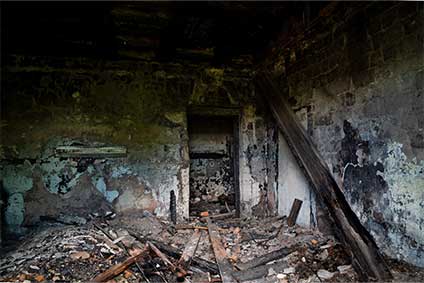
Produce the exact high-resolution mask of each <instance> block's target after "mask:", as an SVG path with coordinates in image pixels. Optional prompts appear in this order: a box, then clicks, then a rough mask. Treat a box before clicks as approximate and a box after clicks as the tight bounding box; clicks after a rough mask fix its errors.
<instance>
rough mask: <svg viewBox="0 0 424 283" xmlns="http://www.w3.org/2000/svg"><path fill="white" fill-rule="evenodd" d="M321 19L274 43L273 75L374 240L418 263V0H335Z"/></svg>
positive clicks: (422, 206)
mask: <svg viewBox="0 0 424 283" xmlns="http://www.w3.org/2000/svg"><path fill="white" fill-rule="evenodd" d="M341 18H343V19H345V20H344V21H343V22H340V21H339V20H337V19H341ZM319 23H320V24H319V25H317V27H316V29H314V33H313V34H309V35H308V36H305V37H303V38H302V37H301V39H300V40H298V41H296V42H294V43H293V44H292V45H291V46H286V47H285V48H284V49H278V48H276V50H277V51H276V53H275V54H274V57H272V58H273V60H274V63H272V66H273V67H274V71H275V75H276V76H279V77H280V78H281V80H280V82H281V88H282V89H283V90H284V91H285V92H286V93H288V94H289V97H290V102H291V104H292V106H293V109H294V110H295V111H296V113H297V114H298V116H299V118H300V119H301V121H302V122H303V124H304V126H305V128H306V130H307V131H308V133H309V134H310V135H311V137H312V140H313V141H314V143H315V144H316V146H317V148H318V150H319V152H320V153H321V155H322V156H323V157H324V159H325V161H326V162H327V164H328V166H329V168H331V169H332V173H333V176H334V177H335V179H336V180H337V182H338V183H339V184H340V186H341V187H342V189H343V191H344V193H345V196H346V198H347V200H348V201H349V203H350V204H351V206H352V208H353V210H354V211H355V213H356V214H357V215H358V217H359V218H360V220H361V222H362V223H363V225H364V226H365V227H366V228H367V229H368V230H369V231H370V232H371V234H372V235H373V236H374V238H375V239H376V241H377V243H378V245H379V247H380V248H381V249H382V250H383V251H384V252H385V253H386V254H388V255H389V256H391V257H394V258H398V259H403V260H406V261H408V262H410V263H413V264H416V265H419V266H424V239H423V235H424V190H423V189H424V183H423V180H424V166H423V165H424V135H423V133H424V120H423V117H424V97H423V82H424V77H423V74H424V69H423V66H424V64H423V62H424V50H423V42H424V40H423V31H424V12H423V3H421V2H414V3H406V2H393V3H385V4H384V5H383V3H372V4H369V5H357V6H355V7H353V6H351V7H349V6H346V5H338V7H337V8H336V9H334V11H333V12H330V15H327V16H325V17H322V18H320V21H319Z"/></svg>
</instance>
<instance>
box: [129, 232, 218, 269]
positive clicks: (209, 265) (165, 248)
mask: <svg viewBox="0 0 424 283" xmlns="http://www.w3.org/2000/svg"><path fill="white" fill-rule="evenodd" d="M131 236H133V237H135V238H136V239H137V240H139V241H141V242H145V241H146V240H148V241H149V242H152V243H154V244H155V246H156V247H157V248H159V249H160V250H161V251H162V252H163V253H164V254H166V255H167V256H170V257H172V258H174V259H179V258H181V255H182V251H181V250H180V249H177V248H174V247H172V246H170V245H167V244H165V243H162V242H159V241H157V240H155V239H152V238H141V237H139V236H138V235H137V234H135V233H131ZM191 265H192V266H196V267H197V268H199V269H201V270H203V271H205V272H210V273H213V274H218V273H219V270H218V266H217V265H216V263H214V262H210V261H208V260H206V259H203V258H200V257H193V258H192V259H191Z"/></svg>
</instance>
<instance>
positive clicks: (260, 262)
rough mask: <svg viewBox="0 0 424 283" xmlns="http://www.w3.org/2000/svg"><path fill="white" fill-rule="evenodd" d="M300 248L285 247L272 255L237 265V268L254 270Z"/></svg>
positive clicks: (297, 246)
mask: <svg viewBox="0 0 424 283" xmlns="http://www.w3.org/2000/svg"><path fill="white" fill-rule="evenodd" d="M298 248H299V245H293V246H290V247H283V248H281V249H278V250H275V251H272V252H270V253H267V254H264V255H262V256H259V257H256V258H254V259H252V260H250V261H248V262H245V263H242V262H240V263H237V264H236V267H237V268H238V269H240V270H247V269H251V268H254V267H256V266H260V265H264V264H267V263H268V262H271V261H273V260H277V259H280V258H283V257H285V256H287V255H289V254H291V253H292V252H294V251H296V250H297V249H298Z"/></svg>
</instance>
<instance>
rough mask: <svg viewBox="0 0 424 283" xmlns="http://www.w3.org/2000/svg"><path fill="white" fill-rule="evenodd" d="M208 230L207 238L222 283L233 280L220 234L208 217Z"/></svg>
mask: <svg viewBox="0 0 424 283" xmlns="http://www.w3.org/2000/svg"><path fill="white" fill-rule="evenodd" d="M208 231H209V239H210V240H211V244H212V248H213V252H214V254H215V260H216V263H217V264H218V268H219V274H220V275H221V281H222V283H230V282H234V278H233V276H232V275H231V274H232V272H233V269H232V267H231V264H230V262H229V261H228V256H227V253H226V251H225V248H224V246H223V245H222V242H221V236H220V235H219V232H218V227H217V226H216V225H215V224H214V223H212V220H210V219H209V218H208Z"/></svg>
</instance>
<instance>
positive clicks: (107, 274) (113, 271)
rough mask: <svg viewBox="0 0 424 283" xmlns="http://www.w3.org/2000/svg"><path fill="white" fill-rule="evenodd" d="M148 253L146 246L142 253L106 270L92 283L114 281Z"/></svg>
mask: <svg viewBox="0 0 424 283" xmlns="http://www.w3.org/2000/svg"><path fill="white" fill-rule="evenodd" d="M148 251H149V247H148V246H147V245H146V246H145V247H144V249H143V250H142V251H141V252H140V253H138V254H136V255H134V256H130V257H128V258H127V259H126V260H125V261H123V262H122V263H119V264H116V265H114V266H112V267H111V268H109V269H108V270H106V271H104V272H102V273H100V274H99V275H97V276H96V277H94V279H92V280H91V281H92V282H105V281H108V280H110V279H112V278H113V277H115V276H118V275H119V274H121V273H122V272H124V271H125V270H127V269H128V267H130V266H131V265H132V264H133V263H135V262H137V261H139V260H141V259H142V258H143V257H144V256H146V255H147V252H148Z"/></svg>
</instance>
